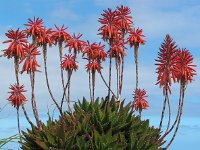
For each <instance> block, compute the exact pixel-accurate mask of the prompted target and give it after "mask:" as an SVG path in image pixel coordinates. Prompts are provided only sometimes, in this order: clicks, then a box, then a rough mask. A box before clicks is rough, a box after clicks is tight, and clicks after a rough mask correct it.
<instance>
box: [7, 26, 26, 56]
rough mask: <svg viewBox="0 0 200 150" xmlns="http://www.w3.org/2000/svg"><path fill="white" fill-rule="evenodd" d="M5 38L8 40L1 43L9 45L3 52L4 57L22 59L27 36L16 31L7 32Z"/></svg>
mask: <svg viewBox="0 0 200 150" xmlns="http://www.w3.org/2000/svg"><path fill="white" fill-rule="evenodd" d="M6 36H7V37H8V38H9V40H6V41H4V42H3V43H9V46H8V48H7V49H5V50H4V54H5V56H7V57H8V58H12V57H13V56H16V57H19V58H20V59H23V57H24V46H25V45H26V43H27V36H26V34H25V33H24V32H23V31H20V30H19V29H17V30H15V31H14V30H12V29H10V30H8V32H7V33H6Z"/></svg>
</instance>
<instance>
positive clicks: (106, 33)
mask: <svg viewBox="0 0 200 150" xmlns="http://www.w3.org/2000/svg"><path fill="white" fill-rule="evenodd" d="M101 15H102V18H99V20H98V21H99V22H100V23H101V24H102V26H101V27H100V28H99V30H98V31H100V33H99V34H100V35H101V36H102V39H103V40H105V41H108V40H110V39H113V40H114V39H118V38H119V35H118V33H119V31H118V28H117V26H116V24H117V20H116V17H117V14H116V11H112V10H111V9H110V8H108V10H104V13H103V14H101Z"/></svg>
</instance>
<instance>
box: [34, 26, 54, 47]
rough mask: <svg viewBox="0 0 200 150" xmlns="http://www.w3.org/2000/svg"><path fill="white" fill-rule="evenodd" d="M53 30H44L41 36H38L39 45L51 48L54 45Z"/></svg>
mask: <svg viewBox="0 0 200 150" xmlns="http://www.w3.org/2000/svg"><path fill="white" fill-rule="evenodd" d="M52 32H53V31H52V29H51V28H49V29H45V28H44V29H43V30H42V32H41V34H40V36H38V38H37V43H38V44H39V45H41V46H42V45H43V44H49V46H52V44H53V40H52Z"/></svg>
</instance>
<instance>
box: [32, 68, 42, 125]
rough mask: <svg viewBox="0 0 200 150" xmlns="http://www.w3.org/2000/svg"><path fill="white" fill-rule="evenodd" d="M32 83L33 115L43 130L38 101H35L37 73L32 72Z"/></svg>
mask: <svg viewBox="0 0 200 150" xmlns="http://www.w3.org/2000/svg"><path fill="white" fill-rule="evenodd" d="M30 81H31V104H32V109H33V114H34V117H35V120H36V123H37V126H38V127H39V128H41V121H40V119H39V115H38V111H37V106H36V101H35V73H34V72H30Z"/></svg>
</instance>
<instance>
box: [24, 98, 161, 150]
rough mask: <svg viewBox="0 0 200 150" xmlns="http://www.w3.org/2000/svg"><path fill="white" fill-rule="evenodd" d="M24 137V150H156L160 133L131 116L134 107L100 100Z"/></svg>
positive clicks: (78, 105) (79, 105)
mask: <svg viewBox="0 0 200 150" xmlns="http://www.w3.org/2000/svg"><path fill="white" fill-rule="evenodd" d="M22 133H23V137H22V139H23V142H22V143H21V144H22V149H24V150H31V149H67V150H70V149H72V150H85V149H94V150H107V149H114V150H123V149H127V150H129V149H131V150H157V149H162V148H161V146H162V144H163V143H164V142H163V141H160V142H157V140H158V138H159V137H160V130H159V129H156V128H154V127H150V126H149V120H145V121H141V120H140V118H139V117H138V116H134V115H133V114H132V112H131V103H128V104H127V105H125V104H124V101H122V102H121V103H119V102H118V101H116V99H115V98H114V97H113V98H112V99H111V100H109V99H108V98H106V99H103V98H102V99H101V100H100V99H99V98H97V99H96V100H95V101H94V103H89V102H88V101H87V100H86V99H85V98H83V101H82V102H81V101H78V102H77V103H75V104H74V111H73V112H72V113H69V112H66V113H64V114H63V115H61V116H60V117H59V119H58V120H55V121H53V120H51V119H50V118H49V120H48V121H47V124H43V126H42V130H39V129H38V128H36V127H34V126H33V127H32V130H29V129H28V130H27V132H22Z"/></svg>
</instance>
